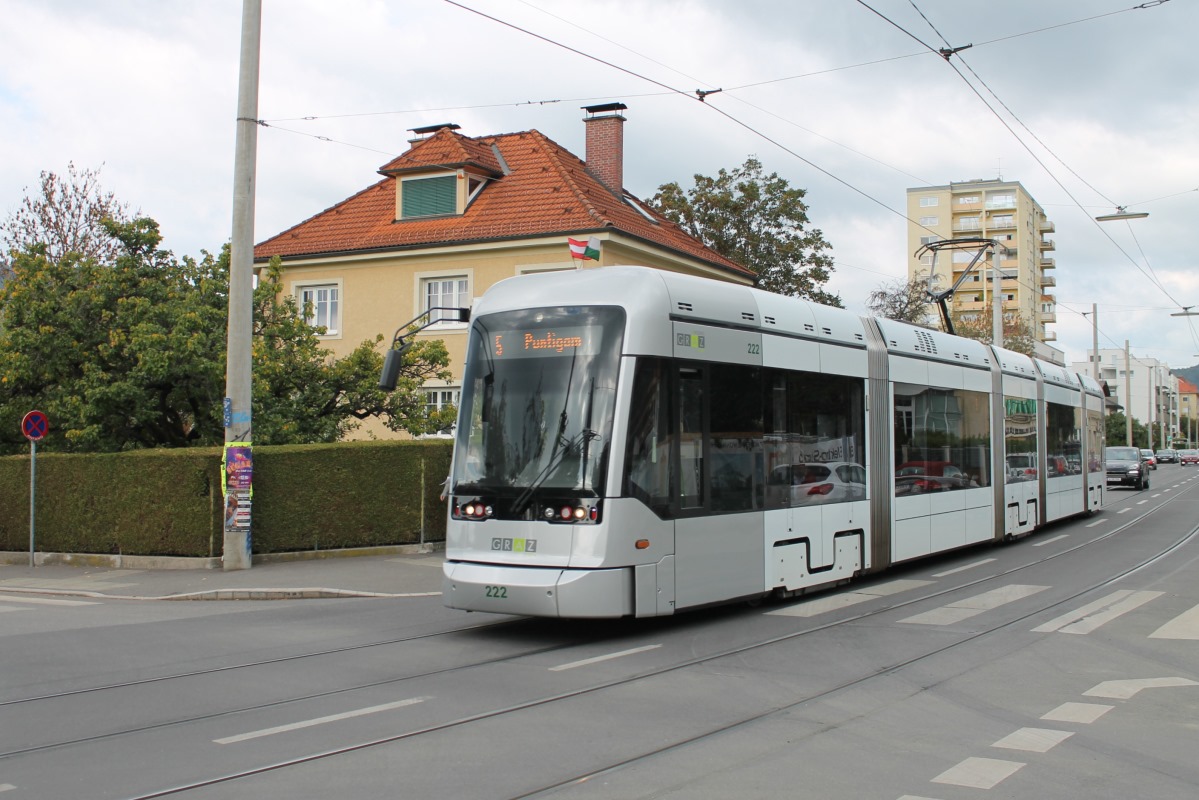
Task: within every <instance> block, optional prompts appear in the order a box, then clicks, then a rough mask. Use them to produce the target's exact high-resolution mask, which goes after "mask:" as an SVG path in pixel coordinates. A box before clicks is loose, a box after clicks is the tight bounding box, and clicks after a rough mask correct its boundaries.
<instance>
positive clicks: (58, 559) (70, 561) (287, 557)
mask: <svg viewBox="0 0 1199 800" xmlns="http://www.w3.org/2000/svg"><path fill="white" fill-rule="evenodd" d="M444 549H445V542H426V543H424V544H395V545H384V546H381V547H347V548H343V549H339V550H299V551H294V552H289V553H256V554H254V555H253V557H252V560H251V562H250V563H251V564H281V563H287V562H291V561H315V560H319V559H325V558H356V557H359V556H389V555H423V554H427V553H439V552H441V551H443V550H444ZM28 563H29V553H21V552H16V551H12V550H5V551H0V564H11V565H13V566H22V565H27V564H28ZM33 563H34V566H38V567H41V566H70V567H108V568H110V569H221V557H220V556H213V557H209V558H195V557H188V556H131V555H122V554H120V553H115V554H110V553H39V552H35V553H34V554H33Z"/></svg>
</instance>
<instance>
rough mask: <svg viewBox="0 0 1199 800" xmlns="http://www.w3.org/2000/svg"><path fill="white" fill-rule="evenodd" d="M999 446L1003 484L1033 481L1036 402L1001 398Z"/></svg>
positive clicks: (1027, 399) (1035, 451) (1035, 463)
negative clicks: (1002, 461) (1002, 451)
mask: <svg viewBox="0 0 1199 800" xmlns="http://www.w3.org/2000/svg"><path fill="white" fill-rule="evenodd" d="M1003 446H1004V452H1005V453H1006V454H1007V456H1006V458H1005V459H1004V463H1005V465H1006V467H1007V475H1006V480H1005V482H1006V483H1020V482H1022V481H1035V480H1036V479H1037V401H1036V400H1034V399H1032V398H1027V397H1011V396H1006V397H1004V398H1003Z"/></svg>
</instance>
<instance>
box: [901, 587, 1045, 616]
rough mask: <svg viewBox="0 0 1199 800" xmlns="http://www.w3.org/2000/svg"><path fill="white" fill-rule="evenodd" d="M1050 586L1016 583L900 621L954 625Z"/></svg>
mask: <svg viewBox="0 0 1199 800" xmlns="http://www.w3.org/2000/svg"><path fill="white" fill-rule="evenodd" d="M1048 588H1049V587H1048V586H1026V585H1022V584H1018V583H1014V584H1011V585H1008V586H1001V587H999V588H998V589H992V590H991V591H989V592H983V593H982V594H979V595H975V596H974V597H967V598H966V599H964V600H957V601H955V602H953V603H950V604H948V605H945V606H941V607H940V608H934V609H932V610H931V611H925V612H924V613H923V614H917V615H915V616H913V617H907V618H906V619H901V620H900V622H906V623H909V624H911V625H952V624H953V623H955V622H961V621H962V620H965V619H969V618H970V617H973V616H977V615H978V614H981V613H983V612H984V611H991V610H992V609H995V608H998V607H999V606H1002V605H1006V604H1008V603H1013V602H1015V601H1017V600H1021V599H1023V598H1025V597H1030V596H1032V595H1034V594H1036V593H1037V592H1043V591H1045V590H1046V589H1048Z"/></svg>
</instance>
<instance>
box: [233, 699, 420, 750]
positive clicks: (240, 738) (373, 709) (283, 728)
mask: <svg viewBox="0 0 1199 800" xmlns="http://www.w3.org/2000/svg"><path fill="white" fill-rule="evenodd" d="M432 699H433V698H431V697H410V698H408V699H407V700H397V701H396V702H394V703H384V704H383V705H381V706H370V707H368V708H359V709H356V710H354V711H346V712H344V713H341V714H330V715H329V716H327V717H317V718H316V719H307V720H304V721H303V722H293V723H292V724H290V725H279V726H278V727H275V728H264V729H263V730H260V731H251V732H250V733H240V734H238V735H237V736H226V737H225V738H223V739H213V740H212V741H213V742H215V743H216V744H235V743H236V742H244V741H246V740H247V739H257V738H259V737H262V736H273V735H274V734H276V733H286V732H288V731H296V730H300V729H301V728H311V727H313V726H316V725H324V724H325V723H326V722H338V721H340V720H343V719H352V718H354V717H364V716H366V715H367V714H378V713H379V712H380V711H391V710H393V709H396V708H403V707H404V706H414V705H416V704H417V703H423V702H424V701H426V700H432Z"/></svg>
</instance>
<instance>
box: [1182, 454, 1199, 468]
mask: <svg viewBox="0 0 1199 800" xmlns="http://www.w3.org/2000/svg"><path fill="white" fill-rule="evenodd" d="M1178 463H1179V464H1181V465H1182V466H1184V467H1185V466H1186V465H1187V464H1195V465H1197V466H1199V450H1180V451H1179V452H1178Z"/></svg>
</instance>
